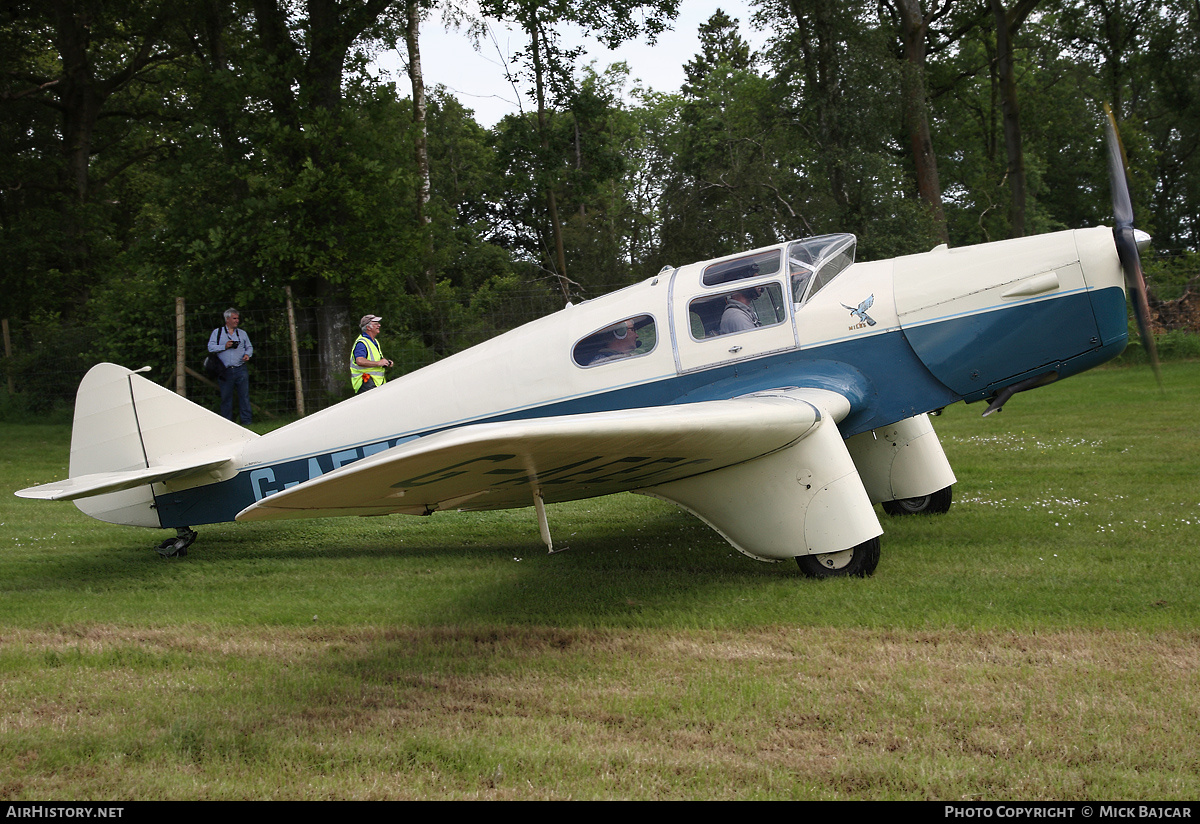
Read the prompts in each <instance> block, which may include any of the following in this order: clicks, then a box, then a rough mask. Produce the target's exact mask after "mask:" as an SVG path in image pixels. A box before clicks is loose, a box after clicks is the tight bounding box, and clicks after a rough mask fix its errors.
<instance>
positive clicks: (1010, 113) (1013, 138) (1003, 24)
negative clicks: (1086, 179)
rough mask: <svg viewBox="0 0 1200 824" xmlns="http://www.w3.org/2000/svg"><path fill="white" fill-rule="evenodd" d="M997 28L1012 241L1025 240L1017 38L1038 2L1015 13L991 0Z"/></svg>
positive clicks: (1029, 1)
mask: <svg viewBox="0 0 1200 824" xmlns="http://www.w3.org/2000/svg"><path fill="white" fill-rule="evenodd" d="M989 2H990V3H991V7H992V18H993V20H994V21H995V25H996V75H997V78H998V80H999V82H1000V109H1001V116H1002V120H1003V123H1004V150H1005V154H1006V155H1007V157H1008V181H1009V186H1010V188H1011V191H1012V207H1011V209H1010V213H1009V214H1010V217H1009V220H1010V223H1011V226H1012V228H1011V230H1010V232H1009V234H1010V235H1011V236H1012V237H1024V236H1025V232H1026V216H1027V214H1028V209H1029V206H1028V192H1027V190H1026V185H1025V183H1026V180H1025V151H1024V149H1023V148H1022V145H1021V114H1020V107H1019V106H1018V105H1017V79H1016V65H1015V58H1014V56H1013V38H1014V37H1015V36H1016V34H1017V32H1018V31H1020V29H1021V25H1022V24H1023V23H1024V22H1025V18H1026V17H1028V16H1029V13H1030V12H1031V11H1033V7H1034V6H1036V5H1037V0H1019V2H1018V3H1017V4H1016V6H1014V7H1013V8H1012V9H1011V10H1009V9H1006V8H1005V7H1004V2H1003V0H989Z"/></svg>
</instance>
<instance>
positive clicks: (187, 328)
mask: <svg viewBox="0 0 1200 824" xmlns="http://www.w3.org/2000/svg"><path fill="white" fill-rule="evenodd" d="M613 288H619V287H613ZM228 308H236V309H237V310H238V313H239V315H240V317H241V325H240V328H241V331H242V332H244V333H245V335H247V336H248V337H249V338H250V341H251V343H252V345H253V351H254V356H253V358H252V360H251V361H250V363H249V365H248V371H249V378H250V400H251V403H252V405H253V407H254V413H255V417H256V418H264V417H265V418H275V417H290V416H295V415H298V414H311V413H313V412H315V411H318V410H320V409H323V408H325V407H327V406H330V405H332V404H334V403H337V402H339V401H341V400H344V399H345V398H346V397H347V396H349V394H350V351H349V346H347V348H346V352H345V356H344V358H343V360H344V368H341V369H340V373H341V379H340V381H339V383H338V385H337V386H336V388H333V389H331V388H330V387H329V385H328V383H326V382H324V381H322V380H321V378H322V373H321V364H320V362H319V353H318V349H319V347H318V336H319V326H320V323H319V317H318V316H319V315H320V313H321V307H320V306H317V305H304V304H302V303H299V304H296V303H293V304H291V305H290V306H289V302H288V301H286V300H279V301H277V302H274V303H271V304H270V305H262V304H260V305H254V306H237V307H230V306H229V305H228V304H216V303H199V302H186V301H182V300H181V299H177V300H176V302H175V304H174V305H167V306H161V307H159V306H152V307H143V308H142V311H141V316H142V317H143V319H144V320H143V322H142V323H140V324H137V325H136V328H126V327H121V328H119V329H118V330H113V329H112V328H105V327H102V326H99V325H98V326H84V325H74V326H72V325H48V324H46V323H45V322H36V321H31V320H27V319H15V318H9V319H4V346H5V349H4V355H5V357H4V372H5V378H6V380H5V383H3V384H0V395H2V396H3V401H2V402H0V407H5V408H7V409H9V410H16V411H17V412H18V413H23V414H25V415H40V414H43V413H46V412H49V411H51V410H54V409H61V408H64V407H66V408H69V407H71V406H73V404H74V400H75V390H76V388H77V387H78V385H79V381H80V380H81V379H82V377H83V376H84V374H85V373H86V372H87V371H88V369H90V368H91V367H92V366H94V365H95V364H96V363H100V362H103V361H109V362H112V363H119V364H121V365H122V366H127V367H129V368H131V369H139V368H142V367H145V366H149V367H150V369H149V371H147V372H146V373H145V377H147V378H148V379H150V380H153V381H154V382H156V383H158V384H160V385H162V386H164V387H166V388H169V389H172V390H174V391H177V392H180V393H181V394H183V395H184V396H186V397H187V398H188V399H189V400H191V401H193V402H195V403H198V404H200V405H201V406H204V407H205V408H208V409H210V410H212V411H214V412H216V411H219V408H220V396H219V392H218V389H217V384H216V381H215V379H213V378H211V377H209V376H207V375H205V374H204V370H203V361H204V358H205V356H206V355H207V354H208V349H207V344H208V340H209V336H210V335H211V334H212V332H213V331H214V330H215V329H217V328H218V327H220V326H222V325H223V324H224V311H225V310H226V309H228ZM560 308H561V298H559V297H558V296H557V295H556V294H555V293H554V291H553V290H551V289H545V288H539V289H528V290H516V291H511V292H506V293H504V294H503V295H497V296H492V297H491V298H490V299H488V300H486V301H483V302H476V303H473V304H471V305H464V304H463V303H462V302H459V301H454V300H444V301H425V302H423V304H422V311H423V316H422V317H421V318H419V319H414V318H412V317H408V318H405V317H403V316H402V315H401V313H397V314H398V315H400V316H397V317H395V318H385V321H386V323H385V326H386V328H385V331H384V334H383V335H381V337H380V342H381V344H382V349H383V351H384V354H385V355H386V356H387V357H388V358H389V359H391V360H392V361H393V362H394V363H395V366H394V367H393V368H392V369H391V370H389V377H390V378H393V379H394V378H395V377H398V376H400V375H403V374H406V373H408V372H412V371H414V370H416V369H419V368H421V367H423V366H426V365H428V364H430V363H433V362H434V361H437V360H439V359H441V358H444V357H447V356H449V355H452V354H454V353H455V352H459V351H462V350H463V349H466V348H468V347H470V346H473V345H475V344H477V343H480V342H482V341H484V340H487V339H489V338H491V337H494V336H496V335H498V334H501V333H503V332H505V331H508V330H509V329H513V328H515V327H517V326H520V325H521V324H523V323H527V322H529V321H531V320H534V319H536V318H538V317H541V316H543V315H546V314H549V313H551V312H554V311H556V310H558V309H560ZM368 311H376V312H385V311H386V310H382V309H374V308H372V307H366V308H365V309H364V312H363V313H365V312H368ZM351 314H352V317H350V316H347V318H346V320H345V323H346V325H347V327H348V328H347V329H345V330H344V332H343V337H344V338H345V339H346V340H347V341H353V340H354V339H355V338H356V337H357V335H358V333H359V330H358V325H357V324H358V319H359V317H360V313H357V312H352V313H351ZM181 373H182V379H181V377H180V376H181ZM0 411H3V410H0Z"/></svg>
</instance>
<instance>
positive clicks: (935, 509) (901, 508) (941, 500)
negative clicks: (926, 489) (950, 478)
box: [883, 486, 954, 516]
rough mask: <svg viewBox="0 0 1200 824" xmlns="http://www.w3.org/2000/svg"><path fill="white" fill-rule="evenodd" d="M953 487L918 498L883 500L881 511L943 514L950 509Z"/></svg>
mask: <svg viewBox="0 0 1200 824" xmlns="http://www.w3.org/2000/svg"><path fill="white" fill-rule="evenodd" d="M953 489H954V487H952V486H947V487H944V488H943V489H939V490H938V491H937V492H934V493H933V494H932V495H922V496H921V497H920V498H901V499H899V500H896V501H884V502H883V511H884V512H886V513H887V514H889V515H892V516H896V515H945V514H946V513H947V512H949V511H950V501H951V499H952V498H953V494H952V490H953Z"/></svg>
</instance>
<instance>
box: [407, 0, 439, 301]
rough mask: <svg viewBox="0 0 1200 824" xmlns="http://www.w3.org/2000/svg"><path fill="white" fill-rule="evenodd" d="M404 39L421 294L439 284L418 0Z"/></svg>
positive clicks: (412, 2)
mask: <svg viewBox="0 0 1200 824" xmlns="http://www.w3.org/2000/svg"><path fill="white" fill-rule="evenodd" d="M404 15H405V18H404V41H405V45H406V46H407V48H408V79H409V81H410V82H411V83H412V96H413V124H414V125H415V126H416V136H415V137H414V138H413V142H414V147H413V150H414V152H415V154H416V160H417V209H416V218H417V226H418V228H419V229H420V230H421V231H422V232H423V234H424V237H425V256H426V264H425V265H424V266H423V267H422V274H423V277H421V278H419V279H418V278H410V281H409V282H410V284H411V287H412V289H413V291H414V292H416V293H417V294H418V295H428V296H429V297H432V296H433V294H434V291H435V287H436V284H435V283H434V278H435V274H434V271H433V268H432V264H431V263H430V262H431V261H432V260H433V238H432V237H431V236H430V233H429V228H428V227H429V222H430V221H429V214H428V206H429V197H430V183H429V131H428V128H427V124H426V105H425V75H424V72H423V71H422V69H421V43H420V33H421V9H420V6H419V5H418V3H417V0H406V2H405V5H404Z"/></svg>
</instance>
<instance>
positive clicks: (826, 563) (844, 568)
mask: <svg viewBox="0 0 1200 824" xmlns="http://www.w3.org/2000/svg"><path fill="white" fill-rule="evenodd" d="M796 563H797V564H799V566H800V571H801V572H803V573H804V574H805V575H806V576H807V577H809V578H849V577H856V578H866V577H867V576H868V575H871V574H873V573H874V572H875V567H877V566H879V536H878V535H877V536H875V537H874V538H872V539H871V540H869V541H863V542H862V543H861V544H859V545H858V546H855V547H851V548H850V549H847V550H843V551H842V552H827V553H825V554H823V555H797V556H796Z"/></svg>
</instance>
